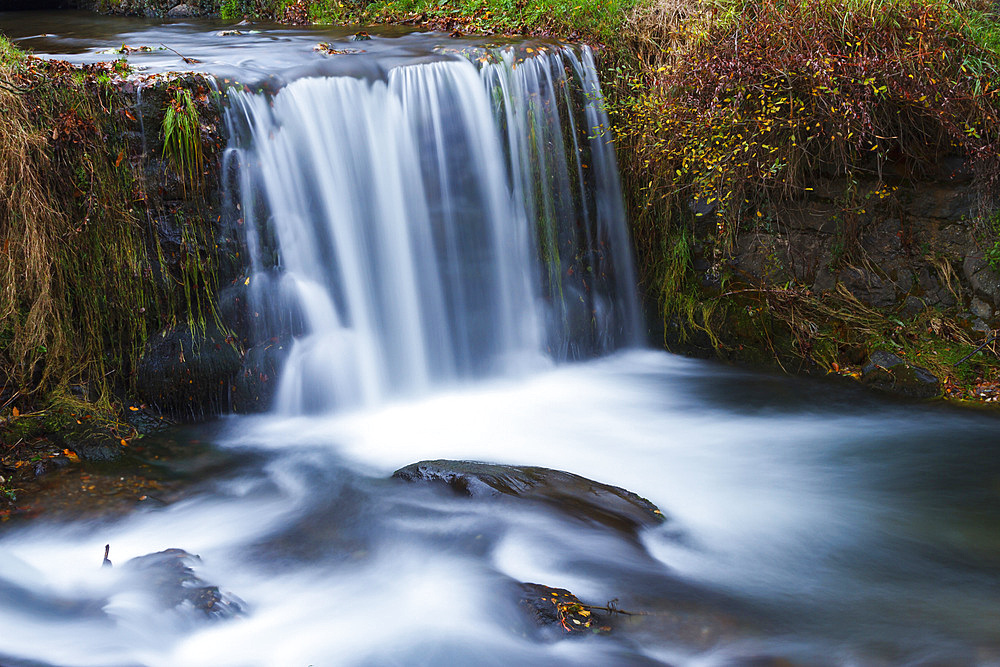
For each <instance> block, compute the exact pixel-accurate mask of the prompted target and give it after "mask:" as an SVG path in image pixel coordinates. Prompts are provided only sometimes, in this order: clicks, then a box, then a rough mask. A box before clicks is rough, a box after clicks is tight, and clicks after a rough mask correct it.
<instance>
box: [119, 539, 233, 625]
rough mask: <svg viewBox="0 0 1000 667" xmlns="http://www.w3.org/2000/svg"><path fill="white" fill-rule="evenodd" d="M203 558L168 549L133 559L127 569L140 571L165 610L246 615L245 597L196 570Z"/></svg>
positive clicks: (220, 615) (216, 616) (221, 616)
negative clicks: (190, 608)
mask: <svg viewBox="0 0 1000 667" xmlns="http://www.w3.org/2000/svg"><path fill="white" fill-rule="evenodd" d="M105 558H107V556H105ZM200 561H201V558H199V557H198V556H195V555H193V554H189V553H188V552H186V551H184V550H183V549H166V550H164V551H158V552H157V553H152V554H147V555H145V556H139V557H138V558H133V559H132V560H130V561H128V562H127V563H125V565H124V566H123V569H125V570H129V571H131V572H134V573H137V574H139V576H140V580H141V585H142V586H143V587H144V588H146V589H148V590H149V592H150V593H151V594H152V595H153V596H154V597H155V599H156V600H157V601H158V602H159V603H160V604H161V605H162V607H163V608H165V609H170V608H183V607H192V608H194V609H196V610H198V611H201V612H203V613H204V614H205V616H208V617H210V618H216V619H224V618H232V617H233V616H240V615H242V614H243V613H244V610H243V607H244V604H243V602H242V601H241V600H239V599H238V598H236V597H235V596H233V595H231V594H229V593H223V592H222V591H220V590H219V587H218V586H212V585H209V584H208V583H207V582H205V581H204V580H203V579H201V578H200V577H199V576H198V575H197V574H195V573H194V569H193V568H192V566H193V565H195V564H197V563H198V562H200Z"/></svg>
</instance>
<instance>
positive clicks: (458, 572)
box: [0, 14, 1000, 667]
mask: <svg viewBox="0 0 1000 667" xmlns="http://www.w3.org/2000/svg"><path fill="white" fill-rule="evenodd" d="M15 19H16V20H15ZM37 20H40V19H39V18H38V17H37V16H36V17H35V18H34V19H32V18H30V17H28V18H21V17H18V16H14V15H3V14H0V29H5V30H11V34H15V35H20V36H22V37H25V38H28V39H27V40H26V41H27V42H29V43H34V44H36V46H44V45H46V44H47V45H50V47H51V48H50V50H49V51H48V53H51V54H54V55H55V54H58V55H61V56H63V57H71V56H72V57H76V58H78V59H79V60H81V61H85V60H87V59H89V58H93V57H95V54H96V52H97V51H98V50H100V49H102V48H106V45H107V44H108V43H111V44H114V43H115V42H121V41H124V39H126V38H123V34H127V39H128V41H130V42H132V43H140V42H141V41H148V42H150V43H152V42H154V41H155V40H164V39H166V37H165V35H170V36H171V37H172V38H173V39H175V40H177V41H176V42H175V43H180V42H181V41H183V40H186V41H183V43H184V44H185V47H184V50H185V55H189V56H191V57H199V59H201V60H203V61H204V62H206V63H208V64H207V65H206V69H207V70H209V71H216V72H219V71H222V72H225V73H230V72H231V71H233V70H234V69H239V68H240V67H242V68H244V71H248V72H252V73H254V74H255V75H256V74H260V73H261V72H262V71H265V70H266V69H267V66H266V64H264V63H265V62H266V58H268V57H271V58H272V59H273V60H274V61H275V62H280V63H281V66H282V67H285V68H286V69H284V70H282V72H281V73H280V76H279V77H278V78H279V79H280V85H273V86H271V87H270V90H271V92H268V93H254V92H246V91H236V90H233V91H230V93H229V99H228V105H229V106H228V112H227V113H228V116H227V119H228V125H229V131H230V135H231V140H230V148H229V150H228V151H227V153H226V158H225V159H226V162H225V165H224V169H225V173H226V174H227V175H228V177H227V178H228V180H229V190H228V201H229V205H230V206H231V207H232V209H233V210H234V211H235V210H238V211H239V216H240V219H241V222H242V223H243V227H244V228H245V229H246V234H247V244H248V247H249V249H250V251H251V252H250V255H251V258H250V262H251V266H250V267H249V272H248V274H247V278H248V289H249V294H250V297H251V303H252V304H253V308H252V310H253V312H254V313H256V317H255V320H254V332H255V333H254V335H255V336H256V338H257V340H259V341H268V340H272V339H274V340H282V341H285V342H286V343H287V345H286V356H285V359H284V362H283V368H282V372H281V376H280V381H279V387H278V390H277V394H276V396H275V400H274V406H273V408H272V410H271V411H270V412H269V413H267V414H264V415H259V416H253V417H247V416H242V417H235V416H234V417H228V418H224V419H221V420H219V421H218V422H216V423H212V424H205V425H200V426H198V427H196V428H194V429H184V430H182V429H177V430H175V431H171V432H168V433H166V434H163V435H160V436H156V437H155V438H154V440H155V439H156V438H159V439H160V440H163V441H168V440H169V441H171V442H172V443H174V444H175V445H179V446H180V448H181V449H184V448H187V449H189V450H190V451H192V452H194V451H195V450H199V448H205V447H207V448H209V449H210V450H212V451H214V452H218V456H221V457H222V458H223V459H224V460H225V461H226V465H225V466H221V467H220V466H215V467H214V468H213V469H212V471H211V474H198V473H194V476H195V477H198V479H197V480H196V483H194V484H192V485H190V486H189V487H188V488H187V490H186V491H185V492H184V493H183V494H182V496H181V497H180V498H179V499H177V500H176V501H174V502H170V503H166V504H162V505H158V506H155V507H153V506H151V505H149V504H148V503H147V504H140V505H139V506H138V509H137V510H136V511H134V512H132V513H129V514H127V515H125V516H121V517H118V518H115V519H103V520H99V521H98V520H75V521H68V522H57V521H51V520H44V519H38V520H33V521H31V522H22V523H13V522H12V523H11V524H7V525H4V526H3V528H0V665H3V666H4V667H21V666H25V667H27V666H31V667H36V666H60V667H63V666H65V667H70V666H72V667H77V666H85V665H86V666H90V665H94V666H96V665H100V666H119V665H121V666H125V665H129V666H131V665H150V666H161V665H162V666H176V665H185V666H197V665H211V666H218V665H233V666H243V665H247V666H250V665H262V666H271V665H289V666H301V667H306V666H307V665H316V666H317V667H319V666H321V665H472V664H484V665H506V664H518V665H535V664H537V665H563V664H565V665H646V664H649V665H663V664H668V665H749V664H754V665H757V664H760V665H770V664H795V665H827V664H829V665H897V664H911V665H931V664H934V665H990V664H1000V612H998V611H997V610H998V609H1000V605H998V602H1000V577H998V575H1000V457H998V454H1000V439H998V438H997V436H996V434H997V426H998V422H997V419H996V418H995V417H993V416H992V415H988V414H979V413H975V412H968V411H965V412H963V411H957V410H953V409H949V408H947V407H944V406H938V405H925V404H917V405H914V404H906V403H890V402H887V401H883V400H879V399H878V398H876V397H875V396H873V395H871V394H869V393H864V392H860V391H858V390H856V389H855V388H854V387H845V386H842V385H839V384H831V383H827V382H820V381H814V380H813V381H807V380H801V379H793V378H787V377H773V376H767V375H760V374H754V373H749V372H741V371H736V370H733V369H729V368H725V367H722V366H719V365H717V364H712V363H708V362H702V361H696V360H689V359H684V358H680V357H676V356H672V355H669V354H666V353H663V352H658V351H653V350H650V349H646V348H645V347H644V345H643V341H642V326H641V322H640V319H641V318H640V315H639V311H638V306H637V300H636V296H635V292H634V284H635V278H634V275H633V269H632V266H631V260H630V257H629V247H628V232H627V226H626V220H625V217H624V213H623V209H622V204H621V199H620V194H619V192H618V181H617V173H616V168H615V159H614V152H613V147H612V144H611V142H610V136H609V133H608V131H607V119H606V117H605V116H604V112H603V110H602V104H601V98H600V88H599V85H598V83H597V78H596V73H595V69H594V65H593V60H592V55H591V53H590V52H589V50H587V49H585V48H567V47H562V46H560V45H557V44H552V43H527V42H526V43H522V44H520V45H514V46H511V45H495V44H494V45H490V44H483V43H477V42H462V41H455V40H449V39H448V38H445V37H443V36H440V35H414V34H409V33H400V34H386V35H377V34H376V35H374V37H373V39H372V40H371V42H372V44H371V45H370V46H368V45H367V42H366V47H365V48H367V49H370V50H371V57H370V58H369V56H368V55H365V54H356V55H351V56H345V57H350V58H356V59H358V60H355V61H352V62H353V63H354V64H351V65H350V66H349V67H348V66H342V65H336V66H333V65H330V64H329V61H328V60H324V58H325V57H324V56H322V55H317V54H315V53H313V52H312V51H311V48H308V46H309V44H312V43H314V42H315V41H316V39H317V33H316V32H309V31H296V30H291V29H285V28H269V29H263V30H261V32H260V33H255V34H253V35H248V36H247V42H246V47H247V51H246V52H241V55H240V58H245V60H240V62H233V56H232V54H229V55H228V56H227V55H226V54H225V53H221V52H218V51H216V50H213V49H215V48H216V47H215V46H214V44H215V43H216V42H217V40H218V38H217V37H214V33H213V32H212V31H213V30H219V27H218V26H215V25H209V24H206V23H199V22H187V23H179V24H166V25H160V24H158V23H155V22H131V23H128V22H122V23H117V24H113V25H112V24H111V23H110V20H108V19H101V21H102V22H101V23H100V26H101V30H102V31H107V32H111V33H113V36H108V35H107V34H106V33H105V32H101V33H100V35H99V36H96V35H94V34H91V35H90V36H89V37H86V38H84V37H81V36H79V35H77V36H75V37H74V39H75V40H76V42H74V43H76V44H79V43H81V42H86V44H87V46H86V47H85V48H83V47H81V48H77V49H76V51H75V53H74V52H72V51H71V50H70V49H67V48H65V46H66V44H65V40H66V39H67V37H66V35H60V34H57V32H58V31H57V30H56V29H51V28H49V27H45V28H43V29H42V31H41V32H44V33H45V34H44V35H40V34H38V32H39V31H38V29H37V28H34V31H33V26H34V25H35V24H34V23H32V21H37ZM87 20H90V19H87ZM104 21H108V22H107V23H106V22H104ZM74 25H76V24H74ZM109 25H110V26H111V27H115V26H117V27H116V28H115V29H116V30H118V32H114V31H113V30H112V29H111V27H109ZM18 30H20V32H19V33H18V32H17V31H18ZM80 30H83V31H84V32H86V30H84V28H80ZM66 31H67V32H70V31H69V29H68V28H67V29H66ZM50 33H52V34H50ZM347 35H348V33H347V32H339V33H338V32H336V30H334V31H333V32H330V33H327V34H325V35H324V39H327V40H331V41H335V40H337V39H341V40H343V41H344V44H347V43H350V42H348V41H347V38H346V36H347ZM268 40H270V41H268ZM394 40H395V41H394ZM275 42H280V46H281V47H282V49H281V50H280V53H279V52H277V51H279V49H277V46H276V44H275ZM255 44H256V45H257V46H256V47H254V45H255ZM529 44H530V45H529ZM268 45H269V46H268ZM265 46H266V47H267V48H265ZM442 46H443V47H444V48H441V47H442ZM255 48H257V49H258V51H255V50H254V49H255ZM199 49H202V50H199ZM528 49H530V51H528ZM40 51H41V49H40ZM270 52H274V55H273V56H269V55H265V54H267V53H270ZM247 54H250V55H247ZM294 54H298V55H294ZM141 57H145V56H141ZM157 57H159V56H157ZM213 58H216V59H217V60H213ZM227 58H228V59H227ZM286 60H287V61H288V62H285V61H286ZM150 62H152V61H150ZM341 62H343V61H341ZM156 66H158V65H155V64H154V65H151V67H156ZM216 66H217V67H218V68H219V69H218V70H216V69H213V68H215V67H216ZM347 70H350V71H347ZM237 206H238V209H237V208H236V207H237ZM205 443H208V444H205ZM192 456H193V454H192ZM177 458H178V460H177V461H176V462H173V463H170V464H167V465H170V466H174V467H175V469H183V468H184V467H185V466H188V468H187V469H188V470H190V469H191V467H190V466H191V465H192V464H189V463H185V459H184V457H183V456H180V457H177ZM424 459H465V460H480V461H492V462H497V463H505V464H516V465H532V466H544V467H549V468H554V469H558V470H565V471H569V472H572V473H576V474H579V475H583V476H585V477H588V478H591V479H593V480H597V481H599V482H603V483H608V484H614V485H617V486H621V487H624V488H627V489H629V490H631V491H634V492H635V493H637V494H639V495H641V496H643V497H645V498H648V499H649V500H650V501H652V502H653V503H655V504H656V505H657V506H658V507H659V508H660V509H661V510H662V511H663V512H664V513H665V514H666V515H667V517H668V520H667V521H666V522H665V523H663V524H662V525H661V526H659V527H653V528H646V529H644V530H642V531H640V532H638V533H637V534H631V533H627V532H622V531H618V530H615V529H612V528H609V527H608V526H607V525H604V524H601V523H600V522H595V521H590V520H586V519H584V518H581V517H580V515H579V514H574V513H573V512H572V511H566V510H567V509H569V510H572V508H571V507H569V508H559V507H552V506H551V505H546V504H543V503H537V502H531V501H527V500H518V499H515V498H465V497H459V496H456V495H454V494H452V493H449V492H446V491H444V490H442V489H441V488H438V487H435V486H433V485H420V484H408V483H404V482H399V481H397V480H393V479H390V478H389V475H390V474H391V473H392V472H393V471H394V470H396V469H397V468H399V467H401V466H405V465H407V464H409V463H413V462H415V461H420V460H424ZM105 544H111V545H112V548H111V553H110V556H111V559H112V560H113V561H114V562H115V566H114V567H111V568H102V567H101V553H102V551H103V547H104V545H105ZM167 548H182V549H184V550H186V551H188V552H190V553H192V554H198V555H199V556H200V560H198V561H192V562H191V568H192V572H191V573H190V574H191V575H196V576H197V577H198V578H200V580H203V581H204V582H210V583H211V584H214V585H217V586H218V587H219V588H220V589H221V591H223V592H225V593H226V594H227V595H232V596H235V597H232V598H227V599H229V600H231V601H232V602H233V604H234V605H238V606H239V607H240V609H241V610H242V612H241V613H239V614H237V615H236V616H235V617H233V618H206V616H205V614H204V613H203V612H202V611H200V610H199V609H197V608H196V605H194V604H192V603H191V601H190V600H187V601H184V602H181V603H178V604H174V603H172V602H171V603H168V602H165V601H164V594H163V591H162V588H161V587H159V586H158V585H157V584H158V581H157V580H156V577H155V576H152V575H143V574H142V572H143V571H142V570H139V571H138V574H137V570H136V569H135V566H133V567H131V568H130V567H129V566H127V564H126V561H128V560H129V559H130V558H133V557H138V556H142V555H144V554H149V553H153V552H158V551H161V550H164V549H167ZM168 578H169V577H168ZM192 581H193V580H189V582H188V587H190V585H192ZM151 582H152V583H151ZM520 582H534V583H540V584H544V585H548V586H554V587H563V588H566V589H569V590H570V591H572V592H573V593H574V594H576V595H577V596H579V597H580V598H581V599H582V600H584V601H586V602H589V603H591V604H594V605H599V606H603V605H606V604H607V603H608V602H609V601H611V600H616V601H617V602H616V603H615V604H616V605H617V606H618V607H619V608H620V609H623V610H627V611H631V612H640V613H639V614H637V615H633V616H627V617H626V616H620V617H616V618H615V619H613V621H614V623H613V627H612V630H611V631H610V632H607V633H604V632H597V633H593V634H591V635H589V636H585V637H577V636H568V635H567V634H566V633H565V631H563V630H562V629H561V628H559V627H558V626H556V627H555V628H549V630H551V631H546V630H544V629H539V628H537V627H535V626H534V624H533V623H532V622H531V620H530V618H529V617H528V616H527V615H526V614H525V613H524V610H523V608H522V606H521V605H520V604H519V593H518V591H519V588H518V586H519V583H520ZM237 598H238V600H237Z"/></svg>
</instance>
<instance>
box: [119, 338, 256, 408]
mask: <svg viewBox="0 0 1000 667" xmlns="http://www.w3.org/2000/svg"><path fill="white" fill-rule="evenodd" d="M239 369H240V355H239V353H238V352H237V351H236V349H235V348H234V346H233V344H232V343H231V342H230V340H229V339H228V336H227V334H226V333H224V332H223V331H222V330H220V329H219V327H218V326H217V325H215V324H207V325H205V329H204V331H199V330H198V327H195V329H194V330H193V331H192V329H191V328H190V327H189V325H186V324H185V325H181V326H178V327H175V328H173V329H168V330H166V331H163V332H161V333H160V334H159V335H154V336H153V337H152V338H151V339H150V341H149V343H148V344H147V347H146V351H145V352H144V353H143V355H142V358H141V359H140V361H139V371H138V377H137V379H136V392H137V393H138V395H139V396H140V397H141V398H142V399H143V401H145V402H146V403H148V404H150V405H154V406H156V407H157V408H158V409H159V410H160V411H162V412H164V413H165V414H168V415H171V416H175V417H178V418H192V417H203V416H206V415H210V414H216V413H218V412H220V411H221V410H222V409H224V408H225V407H227V406H228V403H229V400H228V397H229V387H230V383H231V381H232V378H233V377H234V376H235V375H236V373H237V372H238V371H239Z"/></svg>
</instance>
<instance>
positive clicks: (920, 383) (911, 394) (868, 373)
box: [861, 350, 941, 398]
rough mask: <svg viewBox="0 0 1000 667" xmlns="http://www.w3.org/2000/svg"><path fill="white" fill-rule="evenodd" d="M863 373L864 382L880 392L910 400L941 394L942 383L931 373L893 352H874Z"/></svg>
mask: <svg viewBox="0 0 1000 667" xmlns="http://www.w3.org/2000/svg"><path fill="white" fill-rule="evenodd" d="M861 373H862V374H861V381H862V382H864V383H865V384H866V385H868V386H870V387H873V388H875V389H878V390H880V391H885V392H888V393H892V394H898V395H900V396H906V397H908V398H934V397H935V396H938V395H940V393H941V382H940V380H938V379H937V377H935V376H934V375H933V374H932V373H931V372H930V371H928V370H926V369H923V368H920V367H919V366H911V365H910V364H908V363H906V362H905V361H903V359H901V358H900V357H898V356H896V355H895V354H892V353H891V352H885V351H883V350H878V351H876V352H873V353H872V355H871V358H870V359H869V361H868V364H867V365H866V366H865V367H864V369H863V370H862V372H861Z"/></svg>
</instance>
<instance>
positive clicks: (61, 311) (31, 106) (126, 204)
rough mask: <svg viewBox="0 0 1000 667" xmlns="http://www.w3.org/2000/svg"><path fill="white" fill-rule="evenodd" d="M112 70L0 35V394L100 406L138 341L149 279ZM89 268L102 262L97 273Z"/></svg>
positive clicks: (124, 107)
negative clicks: (76, 64) (59, 397)
mask: <svg viewBox="0 0 1000 667" xmlns="http://www.w3.org/2000/svg"><path fill="white" fill-rule="evenodd" d="M112 77H117V72H115V71H114V70H113V69H111V68H91V69H88V70H83V71H79V70H76V69H74V68H72V67H70V66H68V65H65V64H63V63H44V62H41V61H37V60H31V59H28V58H26V57H25V56H24V55H23V54H21V53H19V52H17V51H16V50H14V49H13V48H11V46H10V45H9V43H7V42H6V41H0V80H2V82H3V85H2V87H0V105H2V107H3V108H4V110H5V113H4V114H3V115H2V116H0V136H3V137H4V141H3V142H2V143H0V183H2V187H0V200H2V204H0V247H2V248H3V252H4V254H5V255H6V258H5V259H6V260H7V261H4V262H3V263H2V265H0V271H3V277H2V285H3V291H2V293H0V374H2V375H0V395H2V396H5V397H6V398H5V401H7V402H10V401H11V400H12V399H11V397H12V396H13V395H18V396H20V397H22V399H28V398H30V397H33V396H35V395H38V394H48V393H51V392H53V391H55V392H56V393H62V394H65V395H69V393H70V387H71V386H86V387H87V389H86V391H84V392H83V393H86V394H87V395H90V396H92V397H95V398H96V399H97V400H98V401H104V402H106V401H107V400H108V398H109V394H108V388H109V386H110V384H111V382H112V381H114V378H113V377H112V376H114V375H115V374H118V373H126V374H127V373H128V369H129V368H130V363H129V361H130V360H132V359H134V358H135V357H136V355H137V354H138V350H139V346H141V344H142V341H143V340H144V339H145V335H146V330H147V326H148V325H149V323H150V321H149V318H150V315H149V314H147V313H148V310H147V308H148V306H150V305H151V303H152V293H153V283H152V278H151V275H150V272H149V266H148V263H147V262H146V261H145V258H144V256H143V247H144V238H143V234H142V230H141V227H140V226H139V225H138V223H137V220H136V217H135V215H134V213H133V211H132V205H133V203H134V200H135V199H136V198H137V197H138V196H139V190H138V188H137V185H136V181H135V177H134V173H133V172H132V170H131V168H130V164H129V162H128V161H126V159H125V158H126V156H127V155H128V154H130V153H131V152H132V150H131V149H130V147H129V146H128V145H127V144H126V143H125V141H124V140H123V138H122V136H123V133H122V132H121V131H120V127H122V126H125V127H127V126H129V125H130V124H131V123H133V122H134V119H133V118H129V115H130V112H129V111H128V109H129V104H127V103H124V101H123V100H122V99H121V93H120V92H117V91H116V89H115V88H114V87H113V86H112V85H110V80H111V78H112ZM95 266H100V267H102V270H101V271H95V270H93V268H94V267H95Z"/></svg>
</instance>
